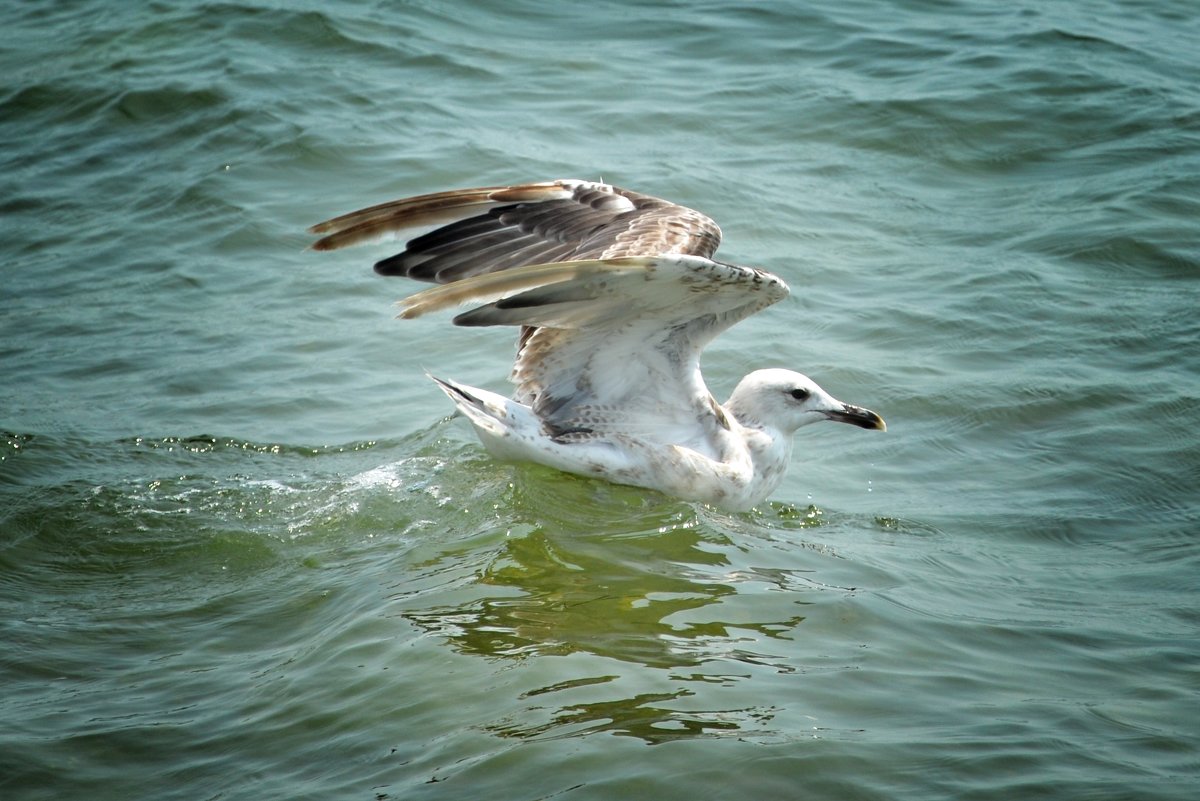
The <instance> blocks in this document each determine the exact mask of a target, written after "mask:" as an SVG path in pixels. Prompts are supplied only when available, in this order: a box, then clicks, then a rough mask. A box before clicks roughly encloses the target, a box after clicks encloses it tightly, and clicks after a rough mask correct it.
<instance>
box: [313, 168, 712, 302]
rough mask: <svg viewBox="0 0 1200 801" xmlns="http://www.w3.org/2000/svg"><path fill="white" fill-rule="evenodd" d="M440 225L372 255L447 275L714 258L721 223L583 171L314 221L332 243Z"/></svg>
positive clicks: (389, 271) (390, 264)
mask: <svg viewBox="0 0 1200 801" xmlns="http://www.w3.org/2000/svg"><path fill="white" fill-rule="evenodd" d="M431 224H441V225H442V227H441V228H438V229H437V230H435V231H433V232H431V233H429V234H426V235H424V236H419V237H417V238H415V239H413V240H411V241H409V242H408V243H407V246H406V248H405V250H404V251H403V252H401V253H398V254H396V255H395V256H391V257H389V258H387V259H384V260H382V261H380V262H379V263H378V264H376V266H375V269H376V270H378V271H379V272H380V273H382V274H385V275H401V276H406V277H409V278H415V279H417V280H421V281H433V282H437V283H450V282H453V281H459V280H462V279H464V278H468V277H470V276H473V275H480V274H484V273H489V272H495V271H497V270H507V269H512V268H514V267H520V266H523V265H528V264H546V263H550V262H554V261H573V260H580V259H612V258H621V257H626V256H656V255H663V254H672V253H673V254H682V255H693V256H702V257H704V258H709V257H711V256H712V255H713V254H714V253H715V252H716V249H717V246H718V245H719V244H720V242H721V229H720V228H718V227H717V224H716V223H715V222H713V221H712V220H711V219H709V218H708V217H707V216H705V215H703V214H701V213H700V212H697V211H694V210H692V209H689V208H687V207H685V206H680V205H678V204H676V203H671V202H669V201H666V200H662V199H660V198H656V197H651V196H649V195H643V194H641V193H639V192H632V191H630V190H627V189H620V188H618V187H614V186H609V185H608V184H601V183H594V182H591V181H580V180H573V179H568V180H560V181H546V182H541V183H528V184H515V185H512V186H493V187H481V188H478V189H457V190H452V191H449V192H437V193H435V194H430V195H420V196H418V197H413V198H405V199H403V200H396V201H392V202H390V203H383V204H380V205H378V206H372V207H370V208H367V209H363V210H361V211H356V212H351V213H350V214H345V215H342V216H341V217H336V218H334V219H332V220H328V221H326V222H323V223H320V224H318V225H315V226H313V227H312V228H311V229H309V230H310V231H312V232H313V233H316V234H321V235H322V236H321V238H320V239H319V240H317V242H316V243H314V245H313V247H314V248H315V249H317V250H333V249H335V248H340V247H345V246H348V245H353V244H357V243H359V242H363V241H367V240H370V239H376V238H379V237H383V236H386V235H389V234H393V233H396V232H398V231H401V230H404V229H406V228H413V227H418V226H426V225H431Z"/></svg>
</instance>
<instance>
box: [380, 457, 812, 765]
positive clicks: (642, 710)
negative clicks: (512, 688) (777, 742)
mask: <svg viewBox="0 0 1200 801" xmlns="http://www.w3.org/2000/svg"><path fill="white" fill-rule="evenodd" d="M554 481H555V483H556V484H557V485H558V487H557V491H556V492H555V498H554V501H555V502H554V503H548V502H546V501H548V500H549V499H547V498H544V497H542V495H543V493H544V492H545V489H544V486H545V482H544V481H543V482H530V484H526V485H518V486H517V487H515V488H513V490H512V497H511V498H510V500H511V501H512V504H511V506H510V507H509V508H510V510H511V511H512V512H515V514H513V516H512V517H510V518H508V519H507V520H506V521H505V525H506V528H507V530H508V531H510V532H512V531H517V532H520V533H518V534H515V535H510V536H508V537H506V538H504V539H503V540H500V541H497V540H493V541H492V545H491V550H490V551H485V550H483V549H480V550H477V551H475V552H473V553H464V552H463V550H462V549H461V548H455V549H454V555H453V557H452V558H453V559H454V560H456V561H458V562H461V561H462V560H469V559H471V558H472V557H474V558H477V559H478V565H477V567H476V569H475V571H474V573H473V574H472V577H471V580H470V582H471V583H470V589H471V590H472V592H470V593H468V594H466V595H464V593H463V589H464V588H463V587H462V586H461V585H460V586H458V587H457V588H456V590H455V592H454V596H453V597H455V598H456V599H457V602H455V603H449V604H446V605H436V604H429V603H426V604H425V605H424V606H423V608H420V609H413V608H409V609H408V610H407V611H405V612H403V615H404V617H406V618H407V619H409V620H411V621H412V622H414V623H415V624H417V625H418V626H419V627H421V628H422V629H424V630H425V631H427V632H431V633H435V634H437V635H439V636H441V637H444V638H445V639H446V641H447V642H448V643H449V644H450V646H451V647H452V648H454V649H455V650H457V651H458V652H460V653H464V654H471V655H475V656H480V657H484V658H486V659H489V660H501V661H502V662H509V661H512V660H517V661H522V662H524V663H525V664H528V663H529V662H530V661H536V662H537V663H538V668H537V672H538V673H539V674H541V673H546V672H549V673H551V674H552V675H554V676H555V677H556V679H557V680H556V681H554V682H550V683H546V684H545V685H544V686H540V687H534V688H532V689H526V691H525V692H524V693H522V695H521V697H520V698H519V699H517V700H519V701H522V702H524V704H523V706H524V707H525V709H526V714H522V715H518V716H517V718H516V719H514V718H512V717H507V718H506V719H505V720H504V721H503V722H500V723H496V724H493V725H490V726H488V727H486V728H488V730H489V731H493V732H494V733H496V734H499V735H503V736H506V737H521V738H526V737H545V736H577V735H582V734H591V733H598V732H615V733H620V734H625V735H629V736H635V737H639V738H642V739H644V740H646V741H647V742H663V741H667V740H672V739H679V738H681V737H694V736H697V735H705V736H713V735H720V734H725V733H728V732H733V731H739V730H740V729H741V728H742V727H743V726H744V725H747V724H748V723H750V722H753V723H754V724H755V725H762V723H763V722H764V721H766V720H769V719H770V717H771V715H772V713H771V711H770V709H763V708H759V707H748V706H746V705H745V704H741V705H739V706H737V707H734V708H729V709H724V710H723V709H720V708H716V707H713V706H709V705H706V708H705V711H703V712H696V711H682V710H681V709H678V708H673V707H674V705H675V704H676V703H679V702H681V701H683V699H687V698H691V697H693V696H697V695H699V696H702V697H706V696H708V695H711V694H713V693H714V692H717V691H718V690H719V688H721V687H728V686H731V685H733V684H736V683H739V682H742V681H744V680H745V679H747V678H748V677H750V675H751V674H752V673H754V672H755V671H761V670H763V669H765V670H766V671H768V672H769V673H772V674H775V675H778V674H781V673H790V672H795V670H796V666H795V665H794V664H793V663H792V661H791V659H790V658H789V657H788V656H787V654H788V651H789V650H790V649H789V647H788V646H789V645H790V642H787V641H790V639H791V635H792V634H793V633H794V630H795V628H796V627H797V626H798V625H799V624H800V623H801V622H802V621H803V620H804V615H802V614H797V611H798V606H799V608H800V609H803V606H804V605H805V604H806V603H807V602H806V601H803V600H800V599H799V598H798V597H797V595H796V593H795V592H794V591H795V590H796V589H797V587H800V586H801V585H803V584H804V583H805V582H806V581H807V579H806V578H805V577H804V576H801V575H799V574H798V572H796V571H789V570H786V569H783V568H780V567H778V566H773V567H770V566H769V567H762V568H755V567H752V566H750V565H748V564H745V559H744V557H745V551H744V546H743V545H742V544H739V543H738V542H735V540H734V539H732V538H731V536H730V532H729V531H728V530H726V529H724V528H723V527H722V526H721V525H719V521H720V520H722V518H720V517H705V516H704V513H703V512H702V511H697V510H696V509H695V508H693V507H691V506H690V505H686V504H679V503H676V502H673V501H668V500H666V499H663V500H662V501H650V502H647V501H646V499H645V495H644V493H642V492H640V491H638V492H636V493H635V494H631V493H627V492H626V490H624V489H623V488H619V487H611V486H609V485H603V486H600V482H589V481H578V482H577V481H572V480H569V479H568V480H565V481H564V479H563V477H562V476H561V475H560V474H556V475H555V476H554ZM564 485H565V489H564ZM530 509H537V510H538V511H537V512H536V515H535V514H532V513H530V512H529V510H530ZM799 550H801V551H804V549H803V548H800V549H799ZM792 553H793V554H794V552H792ZM805 553H812V552H811V551H805ZM816 558H826V557H824V556H821V555H818V556H817V557H816ZM735 560H736V561H737V563H736V564H735ZM426 568H427V569H430V570H433V569H444V565H433V564H427V565H426ZM805 589H807V587H805ZM780 590H784V591H785V592H787V594H780ZM768 596H770V597H768ZM424 600H425V601H426V602H428V601H432V600H433V598H431V597H429V596H425V598H424ZM772 642H777V643H778V644H779V646H780V647H779V648H778V649H774V648H772V647H771V645H770V643H772ZM568 656H570V657H581V656H583V657H587V658H586V659H570V660H567V659H564V660H561V661H557V662H547V660H546V659H545V658H546V657H568ZM597 658H599V660H603V661H598V659H597ZM581 665H586V667H584V668H583V670H584V672H583V673H582V674H580V673H576V674H573V675H572V674H569V672H570V671H573V670H574V671H579V670H580V666H581ZM598 665H600V666H601V667H602V669H601V670H596V668H597V666H598ZM622 666H624V667H622ZM643 668H645V669H650V671H652V673H651V674H649V675H651V676H653V681H652V682H651V683H653V684H661V685H663V686H665V687H667V689H665V690H664V691H654V692H646V691H645V688H646V685H647V675H648V674H647V672H646V670H643ZM564 672H567V673H568V674H569V675H564ZM626 685H630V686H636V689H637V690H638V691H637V692H629V689H630V687H629V686H626ZM559 693H562V695H556V694H559ZM614 695H617V696H621V697H613V696H614ZM551 696H554V697H558V698H562V699H563V701H564V703H563V705H562V706H561V707H560V708H558V709H557V710H556V711H552V712H550V713H549V714H548V713H547V710H546V707H545V705H544V704H545V701H546V699H547V697H551ZM567 696H569V697H570V702H566V701H567ZM584 696H586V700H582V701H579V700H578V699H579V698H581V697H584ZM741 700H742V701H744V700H745V699H744V698H742V699H741ZM683 705H684V706H686V705H687V704H686V703H684V704H683ZM535 709H536V710H538V711H537V712H533V710H535Z"/></svg>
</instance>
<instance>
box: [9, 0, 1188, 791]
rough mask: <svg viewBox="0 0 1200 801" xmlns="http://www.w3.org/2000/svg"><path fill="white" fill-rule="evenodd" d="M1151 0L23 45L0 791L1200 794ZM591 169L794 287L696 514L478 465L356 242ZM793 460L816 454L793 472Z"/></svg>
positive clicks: (714, 355) (355, 28)
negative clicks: (776, 404) (334, 233)
mask: <svg viewBox="0 0 1200 801" xmlns="http://www.w3.org/2000/svg"><path fill="white" fill-rule="evenodd" d="M1197 42H1200V22H1198V21H1197V15H1196V11H1195V9H1194V8H1193V7H1192V4H1191V3H1189V2H1097V3H1074V2H1039V3H1016V4H1014V3H966V2H958V3H955V2H946V3H932V2H922V3H907V2H906V3H898V4H891V3H883V2H861V3H837V4H787V3H778V4H768V5H764V6H762V7H744V8H743V7H736V6H733V5H730V4H703V3H686V4H685V3H676V4H659V5H654V6H648V5H645V4H636V3H625V2H598V3H592V4H587V5H586V6H585V5H575V4H565V3H564V4H557V3H534V2H514V3H508V4H504V5H499V4H483V3H474V4H467V3H462V4H454V3H435V2H426V3H379V2H342V3H309V4H305V3H301V4H250V3H244V2H233V3H225V4H201V3H182V2H155V3H129V4H114V3H108V2H100V0H77V1H76V2H62V3H48V4H46V3H28V4H10V7H9V8H8V9H7V14H6V15H5V26H4V29H3V33H0V67H2V68H3V71H2V74H3V75H4V76H6V77H5V78H4V79H3V82H2V83H0V141H2V142H3V143H4V144H3V149H2V150H0V165H2V168H0V247H2V251H0V252H2V254H3V259H2V262H0V270H2V273H0V275H2V278H3V281H2V283H0V432H2V433H3V439H2V440H0V447H2V452H0V637H2V640H0V642H2V643H3V648H2V649H0V686H2V687H3V692H2V693H0V797H3V798H4V799H6V800H7V799H20V800H21V801H25V800H26V799H55V800H56V801H57V800H58V799H62V798H64V797H87V798H93V799H123V800H124V799H130V798H154V799H160V800H161V799H181V800H182V799H187V800H188V801H192V800H193V799H264V798H272V799H273V798H280V799H285V798H286V799H297V798H304V799H308V798H312V799H364V801H384V799H422V798H427V799H460V798H461V799H476V798H488V799H514V800H515V799H519V800H521V801H526V800H528V801H534V800H535V799H549V798H560V797H561V798H570V799H609V798H639V799H640V798H644V799H687V800H688V801H697V799H725V798H743V797H762V798H788V799H791V798H795V799H836V800H838V801H847V800H850V799H872V800H873V799H914V800H916V799H920V800H921V801H930V800H931V799H956V801H957V800H959V799H1016V798H1022V799H1031V798H1054V799H1059V798H1061V799H1127V798H1128V799H1132V798H1136V799H1164V800H1166V799H1171V800H1172V801H1176V800H1177V801H1184V800H1185V799H1189V800H1190V799H1191V798H1193V797H1194V796H1195V792H1196V787H1197V786H1198V782H1200V757H1198V756H1197V754H1198V753H1200V728H1198V726H1197V723H1196V721H1197V720H1200V701H1198V693H1200V669H1198V665H1200V635H1198V631H1200V612H1198V609H1200V605H1198V598H1197V595H1198V593H1197V590H1198V588H1200V581H1198V579H1197V576H1198V575H1200V573H1198V569H1200V491H1198V490H1197V487H1198V486H1200V447H1198V441H1197V435H1196V433H1195V432H1196V431H1197V430H1198V429H1200V412H1198V411H1197V399H1198V397H1200V315H1198V314H1197V311H1196V309H1197V301H1198V294H1200V293H1198V290H1200V246H1198V244H1197V243H1198V242H1200V224H1198V223H1197V220H1200V177H1198V176H1200V89H1198V88H1197V87H1200V56H1198V55H1197V54H1198V53H1200V49H1197V46H1196V45H1197ZM557 177H580V178H593V179H595V178H603V179H605V180H608V181H611V182H614V183H617V184H619V185H624V186H629V187H632V188H636V189H639V190H642V191H645V192H649V193H652V194H657V195H660V196H664V197H669V198H672V199H675V200H678V201H681V202H684V203H687V204H689V205H692V206H694V207H696V208H698V209H701V210H703V211H705V212H706V213H708V214H710V215H711V216H713V217H714V218H715V219H717V220H718V222H720V223H721V225H722V227H723V229H724V231H725V246H724V247H723V249H722V251H721V253H722V255H723V256H724V257H726V258H728V259H730V260H733V261H737V262H741V263H749V264H756V265H759V266H762V267H765V268H767V269H770V270H772V271H774V272H776V273H778V274H780V275H781V276H783V277H784V278H785V280H787V281H788V283H789V284H791V286H792V287H793V290H794V297H793V298H792V299H790V300H789V301H787V302H785V303H783V304H780V305H779V306H776V307H773V308H772V309H770V310H768V311H766V312H764V313H763V314H761V315H759V316H757V317H755V318H753V319H752V320H750V321H748V322H747V323H745V324H743V325H742V326H740V327H739V328H737V329H735V330H734V331H732V332H730V334H728V335H727V336H725V337H722V338H721V339H720V340H719V341H718V342H717V343H715V344H714V346H713V347H712V348H711V350H710V351H709V352H708V353H707V354H706V360H705V369H706V374H707V375H708V377H709V380H710V383H711V385H712V387H713V389H714V391H715V392H716V394H718V395H720V396H724V395H725V394H726V393H728V391H729V390H730V389H731V388H732V386H733V385H734V384H735V383H736V380H737V379H738V378H739V377H740V376H741V374H742V373H744V372H745V371H746V370H748V369H751V368H756V367H767V366H784V367H790V368H793V369H799V370H802V371H804V372H806V373H808V374H810V375H812V376H813V377H814V378H815V379H816V380H818V381H819V382H820V383H821V384H822V385H823V386H825V387H826V388H827V389H829V390H830V391H831V392H833V393H834V394H835V395H837V396H839V397H842V398H844V399H847V400H851V401H853V402H857V403H861V404H863V405H866V406H869V407H870V408H873V409H876V410H877V411H879V412H880V413H881V414H882V415H883V416H884V417H885V418H886V419H887V421H888V424H889V431H888V432H887V434H884V435H871V434H868V433H866V432H860V431H857V430H847V427H843V426H836V427H835V426H828V427H824V428H822V427H819V426H818V427H815V428H809V429H806V430H803V431H802V432H801V433H800V435H799V437H798V441H797V453H796V457H795V459H794V463H793V466H792V471H791V473H790V474H789V477H788V479H787V480H786V481H785V483H784V485H783V486H782V487H781V489H780V490H779V491H778V492H777V493H776V496H775V498H774V499H773V501H772V502H771V503H769V504H764V505H763V506H762V507H761V508H760V509H759V510H757V511H755V512H752V513H747V514H741V515H727V514H723V513H720V512H716V511H713V510H710V509H707V508H704V507H698V506H694V505H690V504H684V503H679V502H676V501H672V500H670V499H667V498H663V497H660V496H654V495H651V494H648V493H645V492H642V491H639V490H635V489H630V488H624V487H615V486H611V485H607V484H603V483H599V482H593V481H586V480H583V479H578V478H575V477H571V476H564V475H561V474H557V473H554V472H553V471H549V470H544V469H540V468H534V467H526V466H512V465H503V464H498V463H496V462H493V461H491V460H490V459H489V458H488V457H487V456H486V455H485V454H484V453H483V451H482V449H481V448H480V447H479V446H478V444H477V443H476V442H475V440H474V438H473V436H472V435H471V432H470V431H469V429H468V427H467V425H466V424H465V423H464V422H463V421H462V420H458V419H450V418H449V417H448V414H449V411H450V409H449V407H448V404H446V402H445V399H444V398H442V397H441V394H440V393H439V392H438V391H437V389H436V388H435V387H434V386H433V385H432V384H430V383H429V382H428V381H426V380H425V378H424V376H423V370H425V369H436V370H437V372H439V373H440V374H443V375H446V376H448V377H452V378H458V379H461V380H464V381H467V382H470V383H474V384H477V385H480V386H491V387H495V388H500V387H502V386H503V383H504V377H505V375H506V373H507V369H508V366H509V359H510V356H511V353H512V342H511V340H510V338H509V336H508V333H507V332H497V331H490V330H484V331H474V330H465V329H453V328H451V327H450V326H449V325H448V324H447V322H446V321H445V320H440V319H430V320H424V319H423V320H420V321H416V322H411V323H409V322H405V323H400V322H397V321H394V320H392V319H391V316H392V310H391V309H390V307H389V302H390V301H391V300H392V299H394V298H397V297H399V296H401V295H403V294H405V293H407V292H408V291H410V289H412V287H410V286H408V285H405V284H404V283H403V282H399V281H388V280H385V279H381V278H378V277H376V276H375V275H373V274H372V272H371V270H370V263H371V262H372V261H373V260H374V259H376V258H379V257H380V256H383V255H387V254H388V253H390V252H392V251H391V250H389V249H388V247H389V246H388V245H382V246H373V247H368V248H362V249H359V250H350V251H344V252H343V251H339V252H337V253H334V254H316V253H313V252H310V251H306V250H305V247H306V246H307V244H308V243H309V241H310V240H309V238H308V237H307V236H306V235H305V233H304V229H305V227H306V226H308V225H310V224H312V223H314V222H317V221H319V220H322V219H325V218H326V217H329V216H331V215H333V214H336V213H339V212H343V211H347V210H350V209H353V208H357V207H359V206H362V205H366V204H369V203H374V202H379V201H383V200H387V199H391V198H393V197H399V196H403V195H407V194H415V193H421V192H427V191H435V190H438V189H444V188H450V187H458V186H472V185H482V184H490V183H501V182H510V181H518V180H539V179H550V178H557ZM817 429H820V430H817Z"/></svg>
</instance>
